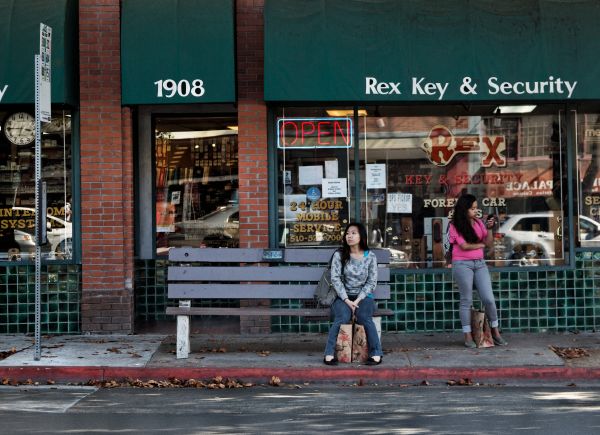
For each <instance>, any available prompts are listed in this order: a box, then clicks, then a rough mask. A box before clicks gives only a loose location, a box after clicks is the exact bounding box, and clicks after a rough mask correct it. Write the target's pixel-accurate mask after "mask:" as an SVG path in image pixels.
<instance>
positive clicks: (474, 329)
mask: <svg viewBox="0 0 600 435" xmlns="http://www.w3.org/2000/svg"><path fill="white" fill-rule="evenodd" d="M471 334H472V335H473V341H474V342H475V344H476V345H477V347H494V339H493V338H492V329H491V328H490V323H489V322H488V318H487V316H486V314H485V311H483V310H476V309H475V308H473V307H471Z"/></svg>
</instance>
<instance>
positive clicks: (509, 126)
mask: <svg viewBox="0 0 600 435" xmlns="http://www.w3.org/2000/svg"><path fill="white" fill-rule="evenodd" d="M359 140H360V155H361V162H360V167H361V218H362V220H363V221H364V222H366V223H367V225H368V230H369V234H370V235H371V240H370V242H371V244H372V245H373V246H379V247H384V248H388V249H389V250H390V251H391V253H392V264H393V265H394V266H396V267H403V268H431V267H443V266H445V259H444V252H445V247H444V239H445V234H446V231H447V227H448V222H449V218H450V217H451V213H452V209H453V206H454V202H455V200H456V198H457V197H458V196H460V194H461V193H463V192H468V193H471V194H473V195H475V196H476V197H477V198H478V204H479V208H480V215H481V217H483V218H485V217H487V216H488V215H494V216H496V217H497V218H498V220H497V222H498V223H497V225H496V227H495V228H494V229H493V231H494V247H493V249H489V250H488V251H487V253H486V256H487V259H488V260H490V263H491V264H493V265H496V266H509V265H514V266H535V265H557V264H563V263H564V247H563V237H562V234H563V219H562V216H563V213H562V204H561V198H562V183H561V180H562V166H561V161H562V158H561V143H560V142H561V137H560V127H559V119H558V116H518V117H493V116H488V117H485V116H448V117H436V116H429V117H402V116H374V117H365V118H363V119H362V121H361V124H360V133H359Z"/></svg>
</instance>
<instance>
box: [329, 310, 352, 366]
mask: <svg viewBox="0 0 600 435" xmlns="http://www.w3.org/2000/svg"><path fill="white" fill-rule="evenodd" d="M331 314H332V315H333V325H331V328H329V335H328V336H327V344H326V346H325V356H328V355H329V356H331V355H335V343H336V341H337V336H338V333H339V332H340V326H341V325H342V324H344V323H350V318H351V317H352V310H351V309H350V307H349V306H348V305H346V303H345V302H344V301H342V300H341V299H340V298H336V299H335V301H333V304H331Z"/></svg>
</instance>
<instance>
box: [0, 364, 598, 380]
mask: <svg viewBox="0 0 600 435" xmlns="http://www.w3.org/2000/svg"><path fill="white" fill-rule="evenodd" d="M217 376H222V377H223V378H231V379H239V380H242V381H253V382H259V383H263V382H264V383H268V382H269V381H270V380H271V378H272V377H273V376H276V377H278V378H280V380H281V382H340V381H359V380H362V381H370V382H396V381H424V380H427V381H429V380H457V379H465V378H469V379H471V380H473V381H478V380H482V379H494V380H502V379H506V380H552V381H570V380H585V379H587V380H592V379H593V380H600V368H573V367H491V368H462V367H449V368H427V367H420V368H384V367H360V368H341V367H332V368H330V367H327V368H303V369H294V368H288V369H282V368H275V367H273V368H269V367H261V368H244V367H223V368H216V367H210V368H209V367H206V368H152V367H107V366H102V367H99V366H83V367H41V366H37V367H22V366H18V367H10V366H9V367H1V368H0V379H3V378H8V379H10V380H12V381H17V382H23V381H27V380H32V381H36V382H44V383H46V382H47V381H48V380H51V381H53V382H57V383H68V382H87V381H89V380H96V381H105V380H119V379H125V378H132V379H140V380H150V379H153V380H162V379H169V378H178V379H197V380H202V379H213V378H215V377H217Z"/></svg>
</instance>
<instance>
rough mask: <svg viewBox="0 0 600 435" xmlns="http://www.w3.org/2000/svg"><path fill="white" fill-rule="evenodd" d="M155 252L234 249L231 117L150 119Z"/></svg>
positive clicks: (233, 121)
mask: <svg viewBox="0 0 600 435" xmlns="http://www.w3.org/2000/svg"><path fill="white" fill-rule="evenodd" d="M154 149H155V162H156V163H155V165H156V166H155V167H156V180H155V192H156V193H155V194H156V252H157V254H158V255H165V254H167V253H168V250H169V248H171V247H176V246H195V247H238V246H239V205H238V141H237V120H236V119H235V118H228V117H227V118H225V117H223V118H220V117H219V118H218V117H210V118H209V117H161V118H156V119H155V147H154Z"/></svg>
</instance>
